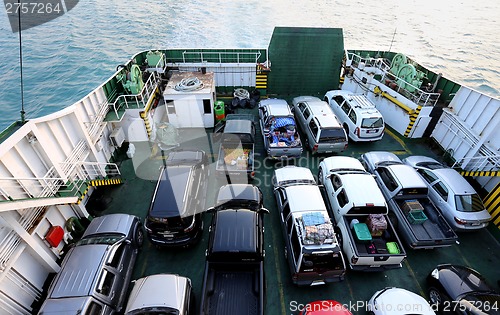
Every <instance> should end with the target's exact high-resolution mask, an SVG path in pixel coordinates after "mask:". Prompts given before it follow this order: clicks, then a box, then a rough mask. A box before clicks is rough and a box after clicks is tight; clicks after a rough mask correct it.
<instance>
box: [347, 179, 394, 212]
mask: <svg viewBox="0 0 500 315" xmlns="http://www.w3.org/2000/svg"><path fill="white" fill-rule="evenodd" d="M339 177H340V180H341V181H342V187H343V188H344V189H345V191H346V193H347V195H348V196H349V202H350V203H352V204H354V206H358V207H364V206H366V205H367V204H373V205H374V206H380V207H386V206H387V205H386V202H385V198H384V195H383V194H382V192H381V191H380V188H379V187H378V185H377V182H376V181H375V178H373V176H372V175H371V174H368V173H352V174H342V175H339ZM360 187H362V188H363V189H360Z"/></svg>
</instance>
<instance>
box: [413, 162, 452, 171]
mask: <svg viewBox="0 0 500 315" xmlns="http://www.w3.org/2000/svg"><path fill="white" fill-rule="evenodd" d="M417 166H421V167H425V168H428V169H430V170H439V169H441V168H446V166H444V165H443V164H441V163H438V162H420V163H417Z"/></svg>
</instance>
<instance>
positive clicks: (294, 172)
mask: <svg viewBox="0 0 500 315" xmlns="http://www.w3.org/2000/svg"><path fill="white" fill-rule="evenodd" d="M274 176H275V179H276V183H277V184H278V185H282V184H284V185H285V186H287V184H288V185H289V184H293V183H297V182H302V183H308V182H309V183H316V180H315V179H314V176H313V174H312V172H311V170H310V169H308V168H307V167H300V166H295V165H287V166H284V167H281V168H278V169H276V170H275V171H274Z"/></svg>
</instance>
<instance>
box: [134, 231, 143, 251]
mask: <svg viewBox="0 0 500 315" xmlns="http://www.w3.org/2000/svg"><path fill="white" fill-rule="evenodd" d="M143 243H144V232H143V231H142V227H140V226H138V227H137V228H136V229H135V245H136V246H137V247H138V248H140V247H142V244H143Z"/></svg>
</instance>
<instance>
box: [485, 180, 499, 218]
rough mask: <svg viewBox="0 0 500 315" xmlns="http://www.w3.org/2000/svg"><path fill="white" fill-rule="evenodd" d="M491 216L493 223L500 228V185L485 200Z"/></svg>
mask: <svg viewBox="0 0 500 315" xmlns="http://www.w3.org/2000/svg"><path fill="white" fill-rule="evenodd" d="M483 202H484V206H485V207H486V209H488V212H489V213H490V215H491V222H492V223H493V224H494V225H496V226H497V227H499V228H500V183H498V184H497V185H496V187H495V188H494V189H493V190H492V191H490V193H489V194H488V195H487V196H486V198H484V200H483Z"/></svg>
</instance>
